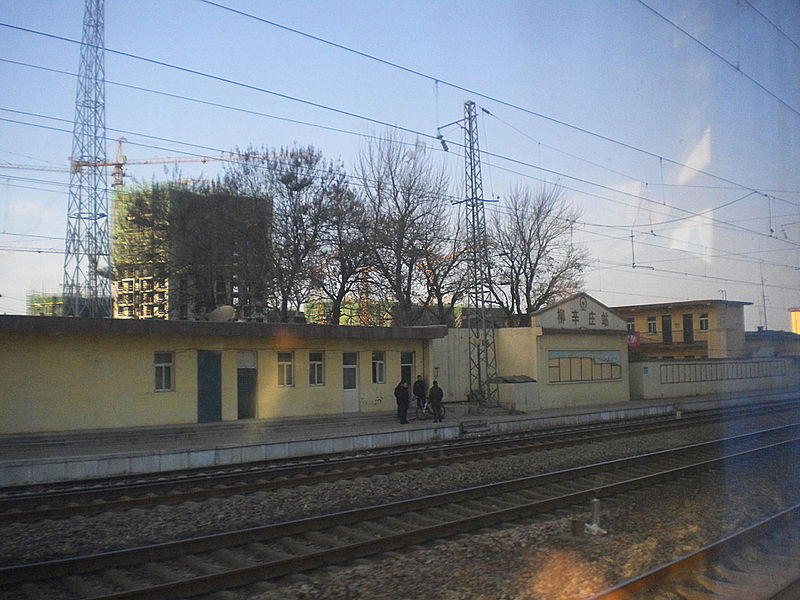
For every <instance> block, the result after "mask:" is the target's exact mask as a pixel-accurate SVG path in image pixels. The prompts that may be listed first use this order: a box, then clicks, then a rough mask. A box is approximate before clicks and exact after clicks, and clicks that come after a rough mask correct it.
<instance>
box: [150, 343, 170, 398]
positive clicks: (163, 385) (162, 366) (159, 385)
mask: <svg viewBox="0 0 800 600" xmlns="http://www.w3.org/2000/svg"><path fill="white" fill-rule="evenodd" d="M173 359H174V358H173V354H172V352H156V353H155V355H154V357H153V366H154V367H155V375H156V388H155V389H156V391H157V392H171V391H172V390H173V382H172V366H173Z"/></svg>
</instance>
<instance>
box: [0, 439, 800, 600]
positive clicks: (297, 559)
mask: <svg viewBox="0 0 800 600" xmlns="http://www.w3.org/2000/svg"><path fill="white" fill-rule="evenodd" d="M798 441H800V440H798V439H793V440H789V441H781V442H778V443H772V442H771V443H769V444H768V445H767V446H760V447H757V448H749V449H736V451H734V452H732V453H729V454H726V453H723V455H722V456H719V455H716V456H708V455H709V454H717V453H718V451H719V450H720V449H723V450H724V449H730V446H731V444H730V443H721V442H717V443H716V444H715V445H716V449H713V448H711V444H709V443H706V444H698V445H692V446H686V447H683V448H681V449H679V450H668V451H659V452H652V453H648V454H646V455H642V456H639V457H630V458H626V459H618V460H614V461H608V462H605V463H597V464H594V465H589V466H585V467H579V468H575V469H566V470H563V471H558V472H554V473H549V474H543V475H534V476H528V477H523V478H518V479H513V480H508V481H504V482H499V483H495V484H489V485H484V486H476V487H472V488H466V489H462V490H458V491H454V492H444V493H440V494H434V495H432V496H426V497H422V498H415V499H411V500H406V501H400V502H393V503H388V504H383V505H377V506H372V507H367V508H364V509H353V510H349V511H343V512H339V513H334V514H332V515H324V516H318V517H309V518H305V519H298V520H295V521H289V522H285V523H279V524H273V525H265V526H261V527H254V528H249V529H244V530H239V531H235V532H228V533H222V534H216V535H211V536H205V537H202V538H194V539H189V540H180V541H175V542H166V543H162V544H155V545H152V546H146V547H141V548H134V549H129V550H119V551H114V552H108V553H103V554H98V555H93V556H88V557H75V558H68V559H64V560H55V561H47V562H43V563H34V564H28V565H18V566H13V567H5V568H2V569H0V581H5V582H7V583H14V582H17V583H19V582H22V581H26V582H30V581H36V580H40V579H51V578H53V577H65V576H68V575H71V576H75V575H76V574H86V573H92V572H96V571H98V570H100V569H108V568H121V567H125V566H131V565H139V564H142V563H147V562H152V561H160V560H167V559H174V558H176V557H180V556H185V555H189V554H198V553H202V552H213V551H215V550H218V549H220V548H235V547H241V546H245V545H249V544H255V543H258V544H263V543H265V542H269V541H270V540H278V539H280V538H285V537H287V536H298V535H302V534H309V533H310V532H326V531H330V530H332V529H335V528H337V527H348V526H349V527H356V526H357V525H358V524H359V523H363V522H364V521H368V522H374V521H375V520H379V519H381V518H387V517H391V516H394V517H395V519H394V520H395V521H396V520H397V517H398V516H401V515H411V516H413V515H415V514H417V513H418V512H420V511H427V513H430V511H431V510H437V509H438V510H440V511H445V513H446V514H445V517H444V519H441V518H440V520H439V522H435V523H433V524H429V525H423V526H421V527H416V528H413V529H411V530H410V531H396V530H394V531H390V532H389V533H388V534H384V535H376V536H375V537H372V538H371V539H367V540H360V541H356V542H352V543H347V544H339V545H334V546H333V547H331V548H326V549H322V550H319V551H312V552H306V553H304V554H302V555H301V556H291V557H287V558H283V559H279V560H269V561H266V562H261V563H258V564H253V565H250V566H246V567H241V568H233V569H222V570H221V571H220V572H218V573H214V574H211V575H203V576H200V577H192V578H189V579H187V580H185V581H179V582H169V583H164V584H160V585H153V586H148V587H146V588H142V589H139V590H131V591H126V592H122V593H111V594H104V595H102V596H98V597H102V598H139V597H140V598H176V597H184V596H188V595H194V594H197V593H207V592H210V591H215V590H219V589H225V588H229V587H236V586H241V585H244V584H246V583H249V582H252V581H255V580H259V579H269V578H272V577H277V576H280V575H285V574H288V573H294V572H299V571H302V570H307V569H310V568H314V567H318V566H321V565H323V564H333V563H338V562H342V561H347V560H350V559H352V558H357V557H365V556H369V555H373V554H377V553H381V552H384V551H386V550H390V549H395V548H399V547H403V546H407V545H413V544H417V543H421V542H424V541H428V540H431V539H436V538H441V537H447V536H449V535H452V534H454V533H461V532H466V531H472V530H475V529H479V528H482V527H488V526H492V525H495V524H497V523H500V522H508V521H514V520H518V519H520V518H524V517H529V516H532V515H535V514H538V513H541V512H544V511H548V510H552V509H554V508H559V507H564V506H573V505H576V504H581V503H583V502H585V501H587V500H589V499H592V498H595V497H603V496H610V495H615V494H618V493H621V492H622V491H625V490H628V489H630V488H632V487H642V486H645V485H652V484H654V483H656V482H660V481H663V480H665V479H671V478H675V477H677V476H679V475H682V474H686V473H691V472H696V471H697V470H699V469H708V468H712V467H713V466H714V465H717V464H720V463H721V462H724V461H730V460H737V459H748V458H751V457H755V456H757V455H758V454H761V453H764V452H782V451H785V449H786V448H787V447H789V446H793V445H795V444H797V443H798ZM734 445H735V444H734ZM697 454H700V455H701V456H699V457H698V456H697ZM684 455H685V456H684ZM682 456H683V458H681V457H682ZM678 459H681V460H683V464H682V465H680V466H677V467H676V466H670V465H669V463H671V462H674V461H675V460H678ZM654 461H655V462H660V463H662V464H664V463H666V465H667V466H665V467H664V466H661V467H659V466H657V465H655V466H654V464H653V463H654ZM631 467H637V469H636V470H635V471H634V473H635V474H633V475H630V474H626V473H625V469H630V468H631ZM648 469H651V470H652V472H650V473H645V474H641V472H640V471H641V470H648ZM598 474H599V475H603V479H604V480H608V479H611V478H616V481H607V482H605V483H603V484H602V485H586V484H579V485H575V482H579V481H581V480H586V479H587V478H588V479H589V481H593V478H592V476H593V475H598ZM548 485H550V486H553V485H555V488H553V490H554V491H550V492H548V491H547V490H546V486H548ZM569 486H574V489H571V490H566V491H565V490H564V488H565V487H569ZM523 491H528V492H530V491H533V492H535V493H540V494H542V493H544V494H546V496H545V497H540V498H534V499H531V498H527V499H526V498H524V494H521V493H520V492H523ZM515 493H516V494H515ZM469 501H473V502H472V503H471V504H475V501H485V502H488V503H489V504H490V508H488V509H480V510H479V511H478V513H477V514H467V515H466V516H460V517H457V518H450V516H449V515H450V513H453V514H459V512H461V511H459V510H457V509H456V508H455V507H458V506H459V505H463V504H464V503H465V502H469ZM492 503H494V506H491V505H492ZM447 511H449V512H447ZM474 511H475V508H474V506H472V507H471V508H470V509H468V510H467V512H472V513H474ZM462 515H463V512H462Z"/></svg>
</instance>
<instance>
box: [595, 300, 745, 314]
mask: <svg viewBox="0 0 800 600" xmlns="http://www.w3.org/2000/svg"><path fill="white" fill-rule="evenodd" d="M751 304H753V303H752V302H742V301H740V300H720V299H711V300H681V301H678V302H656V303H654V304H629V305H627V306H612V307H611V310H620V311H630V310H655V309H662V310H664V309H670V308H673V307H675V308H682V307H686V306H697V305H704V306H715V305H730V306H750V305H751Z"/></svg>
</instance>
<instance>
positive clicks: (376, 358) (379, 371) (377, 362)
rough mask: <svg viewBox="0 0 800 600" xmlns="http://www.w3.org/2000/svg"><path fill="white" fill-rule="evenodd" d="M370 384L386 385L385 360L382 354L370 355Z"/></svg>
mask: <svg viewBox="0 0 800 600" xmlns="http://www.w3.org/2000/svg"><path fill="white" fill-rule="evenodd" d="M372 383H386V358H385V353H383V352H373V353H372Z"/></svg>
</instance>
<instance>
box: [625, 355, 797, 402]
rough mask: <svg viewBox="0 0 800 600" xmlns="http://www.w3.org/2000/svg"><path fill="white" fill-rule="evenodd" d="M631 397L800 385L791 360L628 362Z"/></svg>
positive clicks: (795, 367) (671, 396)
mask: <svg viewBox="0 0 800 600" xmlns="http://www.w3.org/2000/svg"><path fill="white" fill-rule="evenodd" d="M630 368H631V373H630V379H631V397H632V398H634V399H645V400H649V399H653V398H677V397H681V396H703V395H708V394H720V393H728V392H742V391H751V390H767V389H781V388H787V387H796V386H798V385H800V369H798V366H797V363H796V362H794V361H792V360H791V359H762V360H759V359H754V360H715V361H691V362H688V361H687V362H682V361H669V362H665V361H660V362H641V363H632V364H631V365H630Z"/></svg>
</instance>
